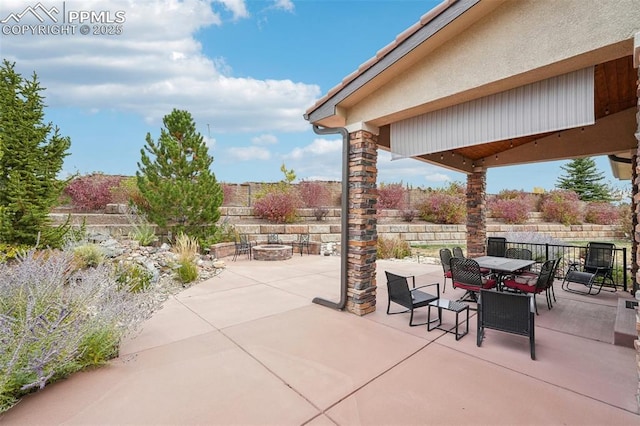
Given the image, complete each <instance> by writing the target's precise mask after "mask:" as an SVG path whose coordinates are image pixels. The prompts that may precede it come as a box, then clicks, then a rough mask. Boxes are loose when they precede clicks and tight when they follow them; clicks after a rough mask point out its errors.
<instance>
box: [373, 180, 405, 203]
mask: <svg viewBox="0 0 640 426" xmlns="http://www.w3.org/2000/svg"><path fill="white" fill-rule="evenodd" d="M406 193H407V191H406V189H405V188H404V186H402V183H392V184H388V185H385V184H384V183H381V184H380V187H379V188H378V208H379V209H401V208H402V207H404V205H405V196H406Z"/></svg>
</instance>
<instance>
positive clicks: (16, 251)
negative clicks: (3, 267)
mask: <svg viewBox="0 0 640 426" xmlns="http://www.w3.org/2000/svg"><path fill="white" fill-rule="evenodd" d="M32 248H33V247H32V246H29V245H27V244H5V243H0V262H7V261H11V260H15V259H17V258H18V257H19V256H23V255H24V254H26V253H27V252H28V251H29V250H31V249H32Z"/></svg>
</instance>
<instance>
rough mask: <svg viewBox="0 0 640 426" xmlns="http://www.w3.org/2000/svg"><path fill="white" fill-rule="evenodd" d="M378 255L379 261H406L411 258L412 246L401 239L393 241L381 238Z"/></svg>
mask: <svg viewBox="0 0 640 426" xmlns="http://www.w3.org/2000/svg"><path fill="white" fill-rule="evenodd" d="M376 254H377V256H378V259H389V258H395V259H404V258H405V257H407V256H411V246H410V245H409V243H408V242H406V241H405V240H403V239H402V238H400V237H396V238H393V239H391V238H384V237H381V236H379V237H378V245H377V247H376Z"/></svg>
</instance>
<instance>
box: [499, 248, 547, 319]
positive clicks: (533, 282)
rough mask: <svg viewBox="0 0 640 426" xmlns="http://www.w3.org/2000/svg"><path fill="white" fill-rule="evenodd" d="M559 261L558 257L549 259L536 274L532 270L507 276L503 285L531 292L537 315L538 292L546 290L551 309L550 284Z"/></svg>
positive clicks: (515, 289) (518, 291)
mask: <svg viewBox="0 0 640 426" xmlns="http://www.w3.org/2000/svg"><path fill="white" fill-rule="evenodd" d="M557 263H558V260H557V259H550V260H547V261H546V262H544V263H543V264H542V267H541V268H540V273H538V274H534V273H532V272H525V273H523V274H519V275H515V276H512V277H508V278H505V280H504V281H503V282H502V286H503V287H504V288H506V289H509V290H512V291H515V292H517V293H525V294H531V295H532V297H533V302H534V307H535V311H536V315H538V303H537V301H536V295H537V294H540V293H542V292H544V293H545V296H546V299H547V308H548V309H551V307H552V304H551V294H550V290H549V286H550V285H551V284H552V283H553V275H554V272H555V267H556V265H557Z"/></svg>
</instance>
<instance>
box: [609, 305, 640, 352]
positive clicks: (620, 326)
mask: <svg viewBox="0 0 640 426" xmlns="http://www.w3.org/2000/svg"><path fill="white" fill-rule="evenodd" d="M637 303H638V301H637V300H635V299H629V298H625V297H621V298H619V299H618V311H617V313H616V322H615V325H614V328H613V344H614V345H618V346H626V347H628V348H633V347H634V346H633V341H634V340H636V339H638V330H637V328H636V324H637V318H636V312H637V306H638V305H637Z"/></svg>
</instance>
